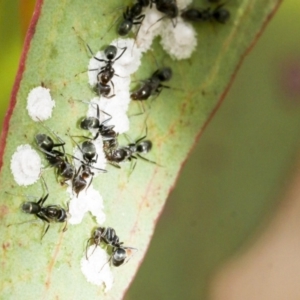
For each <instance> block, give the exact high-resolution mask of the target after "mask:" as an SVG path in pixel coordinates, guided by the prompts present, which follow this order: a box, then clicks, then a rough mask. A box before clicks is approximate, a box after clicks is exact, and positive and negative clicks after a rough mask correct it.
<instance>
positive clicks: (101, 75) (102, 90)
mask: <svg viewBox="0 0 300 300" xmlns="http://www.w3.org/2000/svg"><path fill="white" fill-rule="evenodd" d="M72 29H73V30H74V31H75V33H76V34H77V36H78V37H79V38H80V39H81V40H82V41H83V42H84V43H85V45H86V46H87V48H88V50H89V52H90V54H91V55H92V57H93V58H94V59H95V60H97V61H99V62H101V63H104V64H105V65H104V66H103V67H101V68H100V67H99V68H96V69H89V70H88V71H97V72H98V73H97V84H96V90H97V91H98V93H99V95H100V96H101V95H103V96H104V97H106V98H112V97H114V96H115V95H114V94H113V95H110V96H109V94H110V92H111V87H110V86H109V85H108V83H109V82H111V85H112V86H113V88H114V83H113V81H112V78H113V76H114V75H116V76H118V75H117V74H115V70H114V68H113V67H112V66H113V64H114V63H115V62H116V61H117V60H118V59H119V58H120V57H121V56H122V55H123V54H124V52H125V51H126V49H127V47H124V48H121V50H122V52H121V54H120V55H119V56H118V57H116V56H117V52H118V49H117V47H116V46H114V45H109V46H107V47H106V48H105V49H104V56H105V58H106V59H101V58H98V57H96V56H95V55H94V53H93V51H92V49H91V48H90V46H89V45H88V44H87V43H86V42H85V41H84V40H83V38H82V37H80V35H79V34H78V33H77V32H76V30H75V28H74V27H72Z"/></svg>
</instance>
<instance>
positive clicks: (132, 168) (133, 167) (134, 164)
mask: <svg viewBox="0 0 300 300" xmlns="http://www.w3.org/2000/svg"><path fill="white" fill-rule="evenodd" d="M132 158H135V161H134V163H133V165H132V163H131V167H130V169H131V170H130V172H129V175H128V177H130V176H131V174H132V172H133V171H134V169H135V166H136V163H137V160H136V157H134V156H132Z"/></svg>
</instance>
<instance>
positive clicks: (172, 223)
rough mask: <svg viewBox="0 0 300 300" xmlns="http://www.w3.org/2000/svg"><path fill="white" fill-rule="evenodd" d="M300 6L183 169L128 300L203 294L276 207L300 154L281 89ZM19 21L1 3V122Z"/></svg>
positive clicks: (275, 26)
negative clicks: (215, 274)
mask: <svg viewBox="0 0 300 300" xmlns="http://www.w3.org/2000/svg"><path fill="white" fill-rule="evenodd" d="M298 5H299V3H298V1H297V0H286V1H285V2H284V3H283V5H282V7H281V8H280V9H279V11H278V13H277V15H276V16H275V17H274V19H273V20H272V21H271V23H270V24H269V26H268V27H267V29H266V31H265V32H264V34H263V36H262V37H261V39H260V40H259V42H258V43H257V45H256V47H255V48H254V49H253V51H252V52H251V53H250V55H249V56H248V57H247V58H246V60H245V63H244V64H243V66H242V68H241V70H240V72H239V74H238V76H237V78H236V80H235V83H234V85H233V87H232V89H231V91H230V92H229V94H228V96H227V98H226V99H225V101H224V103H223V104H222V106H221V108H220V110H219V111H218V112H217V114H216V115H215V117H214V119H213V120H212V122H211V123H210V124H209V126H208V127H207V128H206V130H205V132H204V134H203V135H202V137H201V139H200V142H199V143H198V145H197V147H196V149H195V150H194V152H193V153H192V155H191V157H190V159H189V161H188V162H187V164H186V166H185V167H184V170H183V172H182V174H181V178H180V180H179V181H178V184H177V186H176V187H175V190H174V191H173V193H172V194H171V196H170V198H169V200H168V203H167V205H166V208H165V210H164V212H163V214H162V216H161V219H160V221H159V222H158V226H157V229H156V232H155V236H154V239H153V240H152V243H151V246H150V249H149V253H148V255H147V256H146V259H145V262H144V264H143V265H142V266H141V269H140V271H139V272H138V274H137V276H136V280H135V281H134V283H133V285H132V287H131V288H130V290H129V292H128V294H127V296H126V299H128V300H129V299H131V300H135V299H143V300H147V299H151V300H152V299H172V300H177V299H189V300H190V299H205V298H206V297H205V293H206V289H207V286H208V282H209V279H210V277H211V276H212V275H213V273H214V272H215V271H216V270H217V269H218V268H219V267H220V266H221V264H222V262H224V261H225V260H226V259H227V258H228V257H229V256H231V255H234V253H236V251H238V250H239V249H241V247H242V246H243V245H244V244H245V243H246V242H248V241H249V239H250V237H253V235H255V234H259V232H260V231H261V230H263V229H264V226H263V225H264V224H265V220H266V219H268V218H269V217H271V215H272V212H273V211H274V209H276V205H277V203H278V201H279V200H280V199H281V198H282V195H283V192H284V188H285V184H286V182H288V180H289V179H290V178H291V170H292V167H293V164H294V161H295V159H296V157H297V156H298V152H299V138H298V137H299V133H300V97H299V96H300V95H297V93H296V96H295V95H294V96H293V97H292V96H290V94H289V93H285V91H286V90H284V89H283V88H282V85H283V83H284V79H286V78H284V76H287V77H288V72H289V63H290V64H291V65H292V64H293V63H292V62H293V60H295V61H296V60H298V61H299V58H300V44H299V37H297V36H296V35H297V34H298V35H299V32H300V24H299V22H298V20H299V17H300V11H299V9H297V8H298ZM19 25H20V22H19V11H18V2H17V1H9V0H2V1H0V43H1V47H0V51H1V55H0V62H1V68H0V73H1V76H0V78H1V81H0V85H1V94H0V97H1V98H0V104H1V106H0V118H1V120H2V119H3V116H4V113H5V111H6V108H7V105H8V100H9V95H10V92H11V89H12V84H13V80H14V77H15V74H16V70H17V66H18V62H19V57H20V51H21V43H22V42H21V29H20V26H19ZM201 42H205V41H201ZM283 70H285V73H283ZM1 124H2V122H1Z"/></svg>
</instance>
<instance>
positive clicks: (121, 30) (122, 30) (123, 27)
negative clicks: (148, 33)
mask: <svg viewBox="0 0 300 300" xmlns="http://www.w3.org/2000/svg"><path fill="white" fill-rule="evenodd" d="M152 2H153V0H137V3H135V4H133V5H132V7H129V6H127V8H126V11H125V12H124V13H123V18H124V20H123V21H122V22H121V23H120V25H119V27H118V34H119V35H121V36H124V35H127V34H128V33H129V31H130V30H131V28H132V26H133V25H141V24H142V23H143V20H144V19H145V14H142V10H143V8H144V7H147V6H149V4H150V5H151V6H152ZM137 33H138V32H137Z"/></svg>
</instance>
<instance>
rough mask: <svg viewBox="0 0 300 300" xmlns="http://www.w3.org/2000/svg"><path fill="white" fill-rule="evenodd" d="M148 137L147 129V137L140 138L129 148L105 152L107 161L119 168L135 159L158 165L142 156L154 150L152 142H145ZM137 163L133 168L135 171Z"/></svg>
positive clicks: (130, 144) (129, 145)
mask: <svg viewBox="0 0 300 300" xmlns="http://www.w3.org/2000/svg"><path fill="white" fill-rule="evenodd" d="M146 137H147V127H146V134H145V136H143V137H141V138H139V139H138V140H136V141H135V142H131V143H129V144H128V145H127V146H123V147H120V148H117V149H113V150H111V151H104V152H105V154H106V159H107V160H108V161H109V162H110V163H111V164H112V165H114V166H116V167H119V165H118V164H119V163H121V162H124V161H127V160H128V161H132V160H133V159H135V160H136V159H137V158H140V159H143V160H145V161H147V162H150V163H153V164H157V163H156V162H154V161H152V160H149V159H147V158H145V157H144V156H142V155H141V154H144V153H148V152H149V151H150V150H151V149H152V142H151V141H150V140H145V138H146ZM135 165H136V161H135V163H134V165H133V167H132V170H134V168H135Z"/></svg>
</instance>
